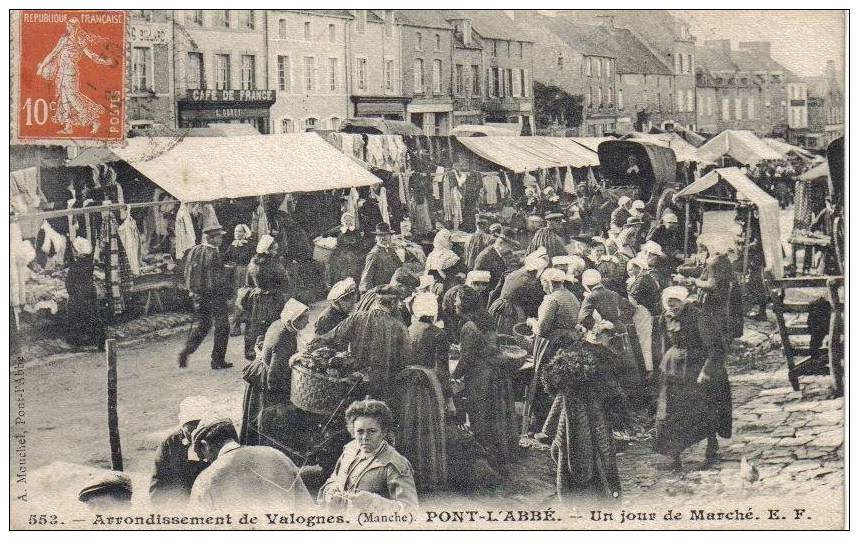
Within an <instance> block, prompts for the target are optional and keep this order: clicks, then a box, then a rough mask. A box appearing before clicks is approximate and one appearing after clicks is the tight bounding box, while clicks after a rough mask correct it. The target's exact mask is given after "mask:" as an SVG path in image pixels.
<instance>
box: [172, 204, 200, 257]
mask: <svg viewBox="0 0 859 550" xmlns="http://www.w3.org/2000/svg"><path fill="white" fill-rule="evenodd" d="M173 230H174V234H175V239H176V259H177V260H180V259H182V258H183V257H184V256H185V252H187V251H188V250H190V249H191V248H193V247H194V246H196V245H197V234H196V233H195V232H194V220H193V219H192V218H191V213H190V212H189V211H188V206H187V205H186V204H185V203H182V204H180V205H179V210H177V211H176V223H175V225H174V228H173Z"/></svg>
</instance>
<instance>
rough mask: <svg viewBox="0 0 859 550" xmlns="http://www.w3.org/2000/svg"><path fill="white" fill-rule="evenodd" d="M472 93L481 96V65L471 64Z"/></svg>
mask: <svg viewBox="0 0 859 550" xmlns="http://www.w3.org/2000/svg"><path fill="white" fill-rule="evenodd" d="M471 95H473V96H475V97H480V67H479V66H477V65H472V66H471Z"/></svg>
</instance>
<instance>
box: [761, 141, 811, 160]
mask: <svg viewBox="0 0 859 550" xmlns="http://www.w3.org/2000/svg"><path fill="white" fill-rule="evenodd" d="M763 141H764V143H766V144H767V145H769V146H770V147H771V148H772V149H775V150H776V151H778V152H779V153H781V154H782V155H787V154H788V153H794V154H796V155H799V156H801V157H803V158H805V159H813V158H814V155H813V154H812V153H809V152H808V151H806V150H805V149H803V148H802V147H797V146H796V145H791V144H790V143H785V142H783V141H779V140H777V139H773V138H764V140H763Z"/></svg>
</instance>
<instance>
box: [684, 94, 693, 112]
mask: <svg viewBox="0 0 859 550" xmlns="http://www.w3.org/2000/svg"><path fill="white" fill-rule="evenodd" d="M686 110H687V111H690V112H691V111H694V110H695V90H686Z"/></svg>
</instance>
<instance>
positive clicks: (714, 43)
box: [704, 39, 731, 55]
mask: <svg viewBox="0 0 859 550" xmlns="http://www.w3.org/2000/svg"><path fill="white" fill-rule="evenodd" d="M704 47H705V48H710V49H713V50H721V51H722V53H724V54H725V55H730V54H731V41H730V40H727V39H722V40H705V41H704Z"/></svg>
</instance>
